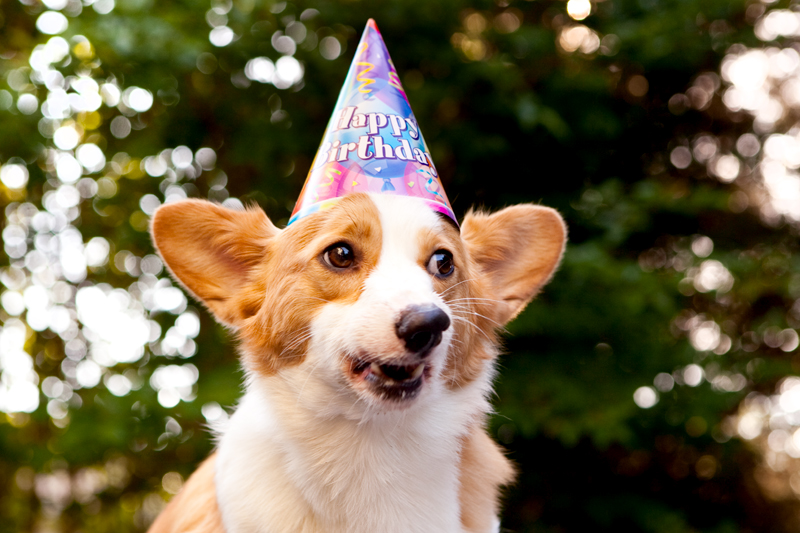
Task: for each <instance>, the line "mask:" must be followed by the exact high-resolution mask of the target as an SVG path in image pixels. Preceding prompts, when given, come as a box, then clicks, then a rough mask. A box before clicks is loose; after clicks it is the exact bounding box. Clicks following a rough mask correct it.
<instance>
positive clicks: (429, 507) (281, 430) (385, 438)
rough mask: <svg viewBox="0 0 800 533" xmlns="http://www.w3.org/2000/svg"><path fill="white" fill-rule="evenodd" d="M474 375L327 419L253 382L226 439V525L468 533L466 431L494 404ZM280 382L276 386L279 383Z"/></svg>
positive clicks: (279, 530) (278, 530)
mask: <svg viewBox="0 0 800 533" xmlns="http://www.w3.org/2000/svg"><path fill="white" fill-rule="evenodd" d="M488 370H489V369H487V372H486V374H487V376H486V377H487V379H486V380H478V381H476V382H475V383H473V384H471V385H470V386H469V387H467V388H466V389H462V390H459V391H458V392H450V391H445V390H439V391H432V396H438V397H436V398H429V399H430V400H435V401H432V402H426V403H424V404H421V405H419V406H418V408H416V409H411V410H407V411H400V412H398V411H393V412H387V413H383V414H380V415H372V416H370V417H369V419H368V420H366V419H365V420H364V421H359V420H352V419H348V418H347V417H343V416H336V417H331V418H321V417H320V416H319V415H318V414H313V413H312V412H310V411H307V410H306V409H305V408H303V407H302V406H301V405H300V404H299V403H296V402H295V401H294V400H292V401H291V402H290V403H285V404H284V403H282V402H281V401H280V400H279V398H280V397H286V396H285V395H284V394H282V392H285V391H280V389H281V388H282V385H281V383H280V382H278V380H277V379H276V380H264V379H258V380H257V381H254V382H251V383H250V386H249V387H248V391H247V393H246V394H245V396H244V398H243V399H242V402H241V404H240V405H239V408H238V409H237V411H236V413H235V414H234V415H233V417H232V418H231V420H230V425H229V427H228V428H227V430H226V431H225V433H224V435H223V436H222V438H221V439H220V447H219V452H218V461H217V474H216V484H217V496H218V500H219V504H220V510H221V512H222V517H223V521H224V523H225V527H226V530H227V532H228V533H256V532H258V533H290V532H292V533H293V532H304V533H312V532H313V533H322V532H325V533H362V532H363V533H375V532H378V531H380V532H382V533H393V532H397V533H400V532H404V533H411V532H418V533H433V532H437V533H462V531H463V529H462V527H461V525H460V519H459V516H460V509H459V498H458V492H459V446H460V437H461V436H463V434H464V433H465V431H466V428H467V427H468V425H469V423H470V422H471V421H472V420H474V419H475V417H476V416H479V415H480V414H481V413H484V412H486V411H487V410H488V405H487V404H486V402H485V400H484V394H483V390H481V389H483V388H484V386H485V384H486V383H487V382H488V374H489V373H490V372H489V371H488ZM273 387H274V388H273Z"/></svg>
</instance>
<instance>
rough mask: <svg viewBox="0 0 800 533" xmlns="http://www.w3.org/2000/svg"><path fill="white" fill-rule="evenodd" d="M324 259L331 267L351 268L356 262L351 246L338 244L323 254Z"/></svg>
mask: <svg viewBox="0 0 800 533" xmlns="http://www.w3.org/2000/svg"><path fill="white" fill-rule="evenodd" d="M322 259H323V261H325V263H326V264H327V265H328V266H330V267H333V268H349V267H351V266H353V263H354V262H355V254H354V253H353V249H352V248H350V246H349V245H347V244H345V243H343V242H337V243H336V244H334V245H332V246H329V247H328V248H327V249H326V250H325V252H323V254H322Z"/></svg>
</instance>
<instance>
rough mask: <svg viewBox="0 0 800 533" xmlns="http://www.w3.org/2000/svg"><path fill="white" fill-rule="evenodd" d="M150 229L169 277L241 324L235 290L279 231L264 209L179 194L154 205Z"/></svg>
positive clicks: (221, 316) (227, 320)
mask: <svg viewBox="0 0 800 533" xmlns="http://www.w3.org/2000/svg"><path fill="white" fill-rule="evenodd" d="M150 231H151V233H152V235H153V243H154V244H155V245H156V248H157V249H158V251H159V253H160V254H161V257H162V258H163V259H164V263H165V264H166V265H167V268H169V270H170V272H171V273H172V275H173V277H174V278H175V279H177V280H178V281H179V282H181V284H183V286H184V287H186V288H187V289H189V291H191V293H192V294H193V295H194V296H195V297H196V298H197V299H198V300H200V301H201V302H203V303H204V304H205V305H206V307H208V308H209V310H211V312H212V313H213V314H214V316H215V317H216V318H217V320H219V321H220V322H222V323H223V324H225V325H228V326H233V327H237V326H239V325H241V322H242V320H243V319H245V318H247V315H248V312H249V311H248V309H249V308H248V305H245V304H244V303H243V301H242V298H241V297H240V296H241V295H240V293H242V289H243V288H244V287H245V286H246V285H247V283H248V282H250V281H251V279H250V277H251V274H252V271H253V268H254V267H255V266H256V265H257V264H258V263H259V262H261V261H262V260H263V259H264V256H265V255H266V254H267V251H268V244H269V241H270V239H271V238H272V237H274V236H275V235H277V234H278V233H279V231H280V230H279V229H278V228H276V227H275V226H274V225H273V224H272V222H270V220H269V218H267V215H266V214H265V213H264V211H262V210H261V209H259V208H251V209H247V210H244V211H237V210H233V209H227V208H225V207H222V206H221V205H218V204H213V203H211V202H207V201H205V200H183V201H180V202H174V203H170V204H166V205H163V206H161V207H160V208H158V210H157V211H156V213H155V215H154V216H153V222H152V225H151V227H150ZM249 307H252V305H250V306H249Z"/></svg>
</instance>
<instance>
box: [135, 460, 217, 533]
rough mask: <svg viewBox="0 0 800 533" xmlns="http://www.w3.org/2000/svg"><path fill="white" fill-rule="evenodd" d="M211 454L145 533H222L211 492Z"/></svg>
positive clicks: (212, 485)
mask: <svg viewBox="0 0 800 533" xmlns="http://www.w3.org/2000/svg"><path fill="white" fill-rule="evenodd" d="M215 462H216V455H212V456H211V457H209V458H208V459H206V460H205V461H203V463H202V464H201V465H200V466H199V467H198V469H197V470H196V471H195V473H194V474H192V475H191V476H190V477H189V479H188V480H186V483H185V484H184V486H183V489H181V491H180V493H178V495H177V496H175V497H174V498H172V501H170V502H169V505H167V508H166V509H164V511H162V512H161V514H160V515H158V518H156V521H155V522H153V525H152V526H150V529H149V530H148V531H149V533H225V528H224V527H222V518H221V517H220V514H219V508H218V507H217V495H216V493H215V492H214V488H215V485H214V466H215Z"/></svg>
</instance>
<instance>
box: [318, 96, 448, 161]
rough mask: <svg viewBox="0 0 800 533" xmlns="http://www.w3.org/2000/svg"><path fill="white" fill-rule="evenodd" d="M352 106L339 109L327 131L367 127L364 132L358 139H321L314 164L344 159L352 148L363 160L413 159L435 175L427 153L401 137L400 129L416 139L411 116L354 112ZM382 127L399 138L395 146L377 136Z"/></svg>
mask: <svg viewBox="0 0 800 533" xmlns="http://www.w3.org/2000/svg"><path fill="white" fill-rule="evenodd" d="M356 109H357V108H356V106H349V107H346V108H344V109H342V111H341V112H340V113H339V118H338V120H337V121H336V123H335V124H334V126H333V128H332V129H331V131H341V130H349V129H353V128H367V134H366V135H361V136H359V138H358V142H349V143H342V142H341V141H338V140H336V141H333V142H324V143H322V146H321V147H320V149H319V154H318V156H317V162H318V164H319V163H333V162H334V161H337V162H341V161H346V160H347V159H348V158H349V156H350V153H351V152H354V153H355V154H356V156H357V157H358V158H359V159H361V160H363V161H368V160H370V159H399V160H401V161H414V160H415V161H417V162H418V163H419V164H421V165H425V166H427V167H429V168H430V171H431V174H433V175H434V176H436V175H437V174H436V169H435V167H434V166H433V160H432V159H431V156H430V154H429V153H427V152H423V151H422V150H420V149H419V148H416V147H412V146H411V144H410V143H409V142H408V140H406V139H403V138H402V136H403V132H407V133H408V136H409V137H411V138H412V139H413V140H415V141H416V140H419V138H420V136H419V128H418V126H417V123H416V121H415V120H414V119H412V118H403V117H402V116H400V115H387V114H384V113H356ZM384 128H389V131H390V133H391V135H392V137H395V138H397V139H399V143H400V145H399V146H392V145H390V144H388V143H387V142H385V141H384V139H383V137H381V136H380V133H381V130H382V129H384Z"/></svg>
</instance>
